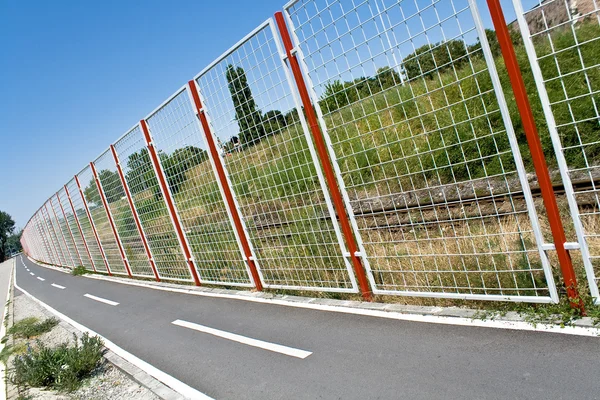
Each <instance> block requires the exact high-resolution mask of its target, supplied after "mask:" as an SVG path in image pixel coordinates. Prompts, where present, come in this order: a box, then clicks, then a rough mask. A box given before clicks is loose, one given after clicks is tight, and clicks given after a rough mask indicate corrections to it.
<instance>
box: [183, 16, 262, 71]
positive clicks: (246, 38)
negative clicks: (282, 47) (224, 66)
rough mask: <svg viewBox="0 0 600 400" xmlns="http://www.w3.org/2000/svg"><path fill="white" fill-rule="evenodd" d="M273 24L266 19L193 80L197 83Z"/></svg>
mask: <svg viewBox="0 0 600 400" xmlns="http://www.w3.org/2000/svg"><path fill="white" fill-rule="evenodd" d="M272 23H273V19H272V18H268V19H266V20H265V21H264V22H263V23H261V24H260V25H258V26H257V27H256V28H254V29H253V30H252V31H250V32H249V33H248V34H247V35H246V36H244V37H243V38H242V39H241V40H239V41H238V42H237V43H236V44H234V45H233V46H231V47H230V48H229V49H228V50H226V51H225V52H224V53H223V54H221V55H220V56H219V57H217V58H216V59H215V60H214V61H213V62H211V63H210V64H208V65H207V66H206V67H205V68H204V69H203V70H202V71H200V72H199V73H198V74H197V75H196V76H194V80H195V81H197V80H198V78H200V77H201V76H202V75H204V74H206V73H207V72H208V71H209V70H210V69H211V68H212V67H214V66H215V65H217V64H218V63H220V62H221V61H223V60H224V59H225V58H227V56H229V55H230V54H231V53H233V52H234V51H236V50H237V49H238V48H240V47H241V46H242V45H243V44H244V43H246V42H247V41H248V40H249V39H250V38H251V37H252V36H254V35H255V34H256V33H257V32H259V31H261V30H262V29H264V28H265V27H267V26H269V25H271V24H272Z"/></svg>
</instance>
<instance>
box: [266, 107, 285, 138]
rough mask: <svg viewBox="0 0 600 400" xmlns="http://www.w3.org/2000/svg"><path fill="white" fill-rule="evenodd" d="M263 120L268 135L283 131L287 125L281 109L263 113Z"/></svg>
mask: <svg viewBox="0 0 600 400" xmlns="http://www.w3.org/2000/svg"><path fill="white" fill-rule="evenodd" d="M262 120H263V122H264V126H265V134H266V135H267V136H268V135H272V134H274V133H277V132H279V131H281V130H282V129H283V128H285V127H286V125H287V124H286V120H285V116H284V115H283V114H282V113H281V111H279V110H271V111H267V112H266V113H265V115H263V117H262Z"/></svg>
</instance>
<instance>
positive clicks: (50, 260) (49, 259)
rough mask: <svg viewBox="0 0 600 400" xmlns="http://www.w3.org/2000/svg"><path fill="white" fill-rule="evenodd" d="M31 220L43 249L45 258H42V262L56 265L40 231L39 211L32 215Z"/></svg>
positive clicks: (42, 232) (44, 235) (45, 237)
mask: <svg viewBox="0 0 600 400" xmlns="http://www.w3.org/2000/svg"><path fill="white" fill-rule="evenodd" d="M33 218H34V221H35V229H36V232H37V234H38V237H39V238H40V242H41V243H42V245H43V247H44V256H45V258H43V259H42V261H44V262H46V263H50V264H58V263H57V262H56V260H55V259H54V255H53V254H52V250H51V249H50V244H49V243H48V240H47V236H46V233H45V231H44V230H43V229H42V224H41V222H40V211H39V210H38V211H37V212H36V213H35V214H34V215H33Z"/></svg>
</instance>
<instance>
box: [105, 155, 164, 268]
mask: <svg viewBox="0 0 600 400" xmlns="http://www.w3.org/2000/svg"><path fill="white" fill-rule="evenodd" d="M94 165H95V166H96V170H97V171H98V179H99V180H100V182H101V184H102V189H103V191H104V196H105V198H106V202H107V204H108V208H109V209H110V213H111V215H112V218H113V220H114V224H115V229H116V231H117V234H118V238H119V239H120V241H121V244H122V245H123V251H124V252H125V257H126V258H127V261H128V262H129V265H130V268H131V273H132V275H136V276H142V277H152V276H154V274H153V272H152V267H151V265H150V260H149V259H148V255H147V254H146V250H145V248H144V244H143V242H142V238H141V236H140V233H139V231H138V229H137V225H136V224H135V220H134V217H133V211H132V210H131V207H130V206H129V202H128V201H127V196H126V194H125V189H124V187H123V184H122V183H121V178H120V177H119V173H118V171H117V166H116V164H115V160H114V158H113V155H112V152H111V151H110V150H107V151H105V152H104V153H102V154H101V155H100V157H98V158H97V159H96V161H94Z"/></svg>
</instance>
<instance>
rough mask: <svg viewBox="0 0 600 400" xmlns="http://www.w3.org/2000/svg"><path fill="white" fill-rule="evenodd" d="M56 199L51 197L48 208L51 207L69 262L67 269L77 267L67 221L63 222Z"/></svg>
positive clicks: (75, 254) (77, 263) (77, 260)
mask: <svg viewBox="0 0 600 400" xmlns="http://www.w3.org/2000/svg"><path fill="white" fill-rule="evenodd" d="M58 201H59V200H58V198H57V197H56V196H52V197H51V198H50V206H51V207H52V210H51V213H52V216H53V217H54V220H55V221H56V228H57V234H58V236H59V239H60V241H61V244H62V245H63V249H64V251H65V256H66V257H67V261H68V262H69V264H68V266H69V267H74V266H76V265H79V264H80V263H79V259H78V258H77V253H76V252H75V248H74V247H73V246H74V244H73V241H72V240H71V234H70V233H69V230H68V229H69V228H68V227H67V221H66V220H65V218H64V216H63V213H62V211H61V208H60V204H59V203H58Z"/></svg>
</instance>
